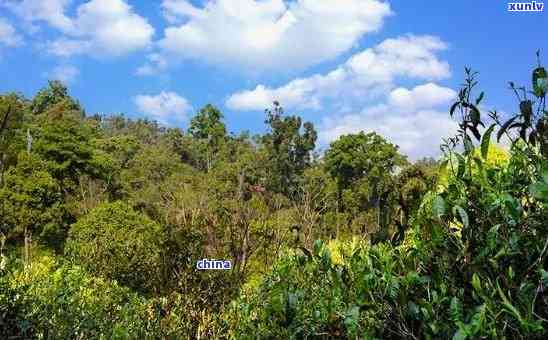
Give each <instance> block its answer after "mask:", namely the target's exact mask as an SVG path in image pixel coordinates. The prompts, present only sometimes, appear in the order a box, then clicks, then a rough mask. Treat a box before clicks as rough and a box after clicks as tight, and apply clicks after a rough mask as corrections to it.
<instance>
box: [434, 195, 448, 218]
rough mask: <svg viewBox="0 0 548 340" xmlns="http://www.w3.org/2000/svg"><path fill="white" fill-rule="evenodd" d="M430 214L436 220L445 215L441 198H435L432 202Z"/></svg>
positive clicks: (443, 202)
mask: <svg viewBox="0 0 548 340" xmlns="http://www.w3.org/2000/svg"><path fill="white" fill-rule="evenodd" d="M432 214H433V215H434V217H436V218H441V216H443V215H445V200H444V199H443V197H441V196H439V195H438V196H436V198H434V201H433V202H432Z"/></svg>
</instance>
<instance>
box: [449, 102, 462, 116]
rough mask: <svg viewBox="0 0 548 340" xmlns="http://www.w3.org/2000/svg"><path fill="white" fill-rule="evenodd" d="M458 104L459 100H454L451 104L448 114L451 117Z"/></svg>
mask: <svg viewBox="0 0 548 340" xmlns="http://www.w3.org/2000/svg"><path fill="white" fill-rule="evenodd" d="M459 104H460V102H455V103H454V104H453V105H451V109H450V110H449V114H450V115H451V117H453V115H454V114H455V110H456V109H457V107H458V106H459Z"/></svg>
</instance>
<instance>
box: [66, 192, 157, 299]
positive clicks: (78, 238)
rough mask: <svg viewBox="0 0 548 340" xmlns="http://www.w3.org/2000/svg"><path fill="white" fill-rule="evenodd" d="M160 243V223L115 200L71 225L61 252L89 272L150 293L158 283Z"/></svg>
mask: <svg viewBox="0 0 548 340" xmlns="http://www.w3.org/2000/svg"><path fill="white" fill-rule="evenodd" d="M162 244H163V234H162V228H161V227H160V225H158V224H157V223H156V222H154V221H152V220H150V219H149V218H148V217H146V216H145V215H142V214H140V213H138V212H135V211H134V210H133V208H132V207H131V206H129V205H128V204H127V203H123V202H120V201H118V202H114V203H105V204H102V205H101V206H99V207H97V208H95V209H94V210H92V211H91V212H90V213H89V214H88V215H86V216H85V217H83V218H82V219H80V220H79V221H78V222H76V223H75V224H74V225H72V227H71V229H70V233H69V238H68V241H67V245H66V247H65V254H66V256H68V258H69V259H71V260H72V261H74V262H75V263H77V264H80V265H83V266H84V267H85V268H87V269H88V270H90V271H91V272H92V273H95V274H98V275H102V276H106V277H108V278H110V279H114V280H117V281H119V282H120V283H122V284H124V285H127V286H129V287H132V288H134V289H137V290H140V291H142V292H150V291H154V290H155V289H158V288H159V287H158V286H159V285H158V283H159V282H161V273H162V267H161V263H162V261H161V253H162V252H161V251H162Z"/></svg>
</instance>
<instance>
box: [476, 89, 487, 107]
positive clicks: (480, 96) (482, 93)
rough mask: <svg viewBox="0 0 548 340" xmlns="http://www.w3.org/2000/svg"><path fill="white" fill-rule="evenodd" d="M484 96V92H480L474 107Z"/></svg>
mask: <svg viewBox="0 0 548 340" xmlns="http://www.w3.org/2000/svg"><path fill="white" fill-rule="evenodd" d="M484 96H485V92H481V93H480V95H479V96H478V98H477V99H476V105H479V104H480V103H481V101H482V100H483V97H484Z"/></svg>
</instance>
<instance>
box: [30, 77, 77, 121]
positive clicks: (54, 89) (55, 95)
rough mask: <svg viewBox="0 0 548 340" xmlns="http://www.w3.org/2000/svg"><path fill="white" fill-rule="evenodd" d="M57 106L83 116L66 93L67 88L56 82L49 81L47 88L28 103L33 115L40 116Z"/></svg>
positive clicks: (75, 103) (74, 101) (75, 102)
mask: <svg viewBox="0 0 548 340" xmlns="http://www.w3.org/2000/svg"><path fill="white" fill-rule="evenodd" d="M59 104H63V105H64V106H65V107H66V108H68V109H69V110H73V111H79V112H81V113H82V114H83V111H82V107H81V106H80V104H79V103H78V101H76V100H75V99H73V98H72V97H71V96H70V95H69V93H68V88H67V87H66V86H65V85H63V83H61V82H60V81H57V80H53V81H49V82H48V86H47V87H45V88H43V89H41V90H40V91H38V93H37V94H36V96H35V97H34V99H33V100H32V102H31V103H30V110H31V112H32V113H34V114H40V113H44V112H46V111H47V110H48V109H50V108H51V107H53V106H55V105H59Z"/></svg>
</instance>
